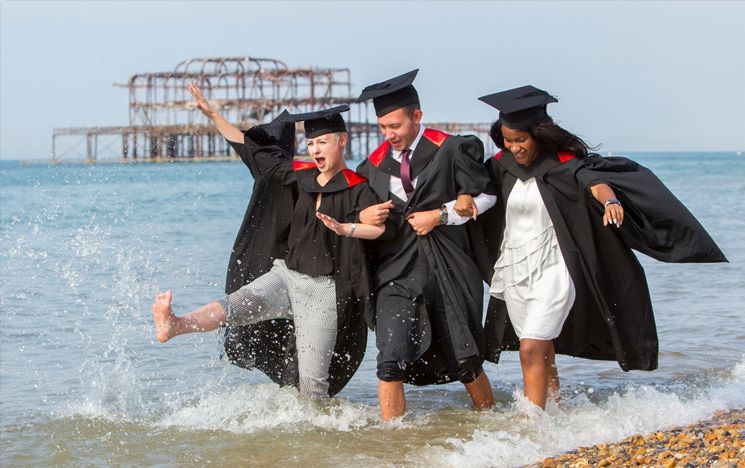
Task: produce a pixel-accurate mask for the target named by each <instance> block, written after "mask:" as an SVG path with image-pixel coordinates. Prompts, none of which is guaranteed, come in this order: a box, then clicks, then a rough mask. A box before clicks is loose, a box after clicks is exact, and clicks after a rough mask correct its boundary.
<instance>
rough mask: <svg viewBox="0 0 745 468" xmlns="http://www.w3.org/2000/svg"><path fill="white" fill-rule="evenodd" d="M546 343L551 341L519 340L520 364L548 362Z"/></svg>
mask: <svg viewBox="0 0 745 468" xmlns="http://www.w3.org/2000/svg"><path fill="white" fill-rule="evenodd" d="M546 343H551V342H550V341H549V342H544V341H540V340H522V341H520V363H521V364H522V365H542V364H548V354H549V353H548V351H549V348H548V346H547V345H546Z"/></svg>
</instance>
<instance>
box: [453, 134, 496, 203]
mask: <svg viewBox="0 0 745 468" xmlns="http://www.w3.org/2000/svg"><path fill="white" fill-rule="evenodd" d="M454 139H455V140H457V141H455V142H453V143H454V144H455V145H456V146H455V147H454V148H453V158H454V161H453V163H454V171H455V183H456V188H457V193H458V195H471V196H474V197H475V196H477V195H478V194H480V193H482V192H485V191H486V189H487V186H488V185H489V174H488V173H487V171H486V168H485V167H484V144H483V143H482V142H481V140H479V139H478V138H477V137H475V136H470V135H469V136H459V137H455V138H454Z"/></svg>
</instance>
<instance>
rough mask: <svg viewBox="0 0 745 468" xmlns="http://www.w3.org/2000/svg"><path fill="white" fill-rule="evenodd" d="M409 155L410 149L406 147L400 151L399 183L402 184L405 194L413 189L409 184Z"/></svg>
mask: <svg viewBox="0 0 745 468" xmlns="http://www.w3.org/2000/svg"><path fill="white" fill-rule="evenodd" d="M409 155H411V150H410V149H408V148H406V149H405V150H403V151H402V152H401V185H403V186H404V192H406V195H407V196H408V195H409V194H410V193H411V192H413V191H414V186H413V185H412V184H411V164H409Z"/></svg>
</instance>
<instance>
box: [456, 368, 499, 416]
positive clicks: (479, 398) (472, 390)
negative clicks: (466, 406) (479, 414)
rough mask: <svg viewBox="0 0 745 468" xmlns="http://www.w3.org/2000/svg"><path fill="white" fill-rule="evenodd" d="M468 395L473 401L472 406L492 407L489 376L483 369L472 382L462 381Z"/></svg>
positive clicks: (477, 407) (482, 408) (480, 408)
mask: <svg viewBox="0 0 745 468" xmlns="http://www.w3.org/2000/svg"><path fill="white" fill-rule="evenodd" d="M463 385H464V386H465V387H466V391H467V392H468V395H469V396H470V397H471V401H473V406H475V407H476V409H478V410H485V409H490V408H492V407H494V394H493V393H492V390H491V384H490V383H489V377H487V376H486V372H484V371H483V370H482V371H481V373H480V374H479V376H478V377H476V379H475V380H474V381H472V382H469V383H464V384H463Z"/></svg>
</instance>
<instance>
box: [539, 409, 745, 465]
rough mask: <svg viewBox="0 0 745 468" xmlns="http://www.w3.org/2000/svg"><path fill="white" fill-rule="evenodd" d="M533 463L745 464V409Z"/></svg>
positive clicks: (583, 448) (580, 449)
mask: <svg viewBox="0 0 745 468" xmlns="http://www.w3.org/2000/svg"><path fill="white" fill-rule="evenodd" d="M530 466H531V467H585V466H593V467H595V466H598V467H604V466H606V467H617V466H664V467H666V468H670V467H677V466H685V467H688V466H690V467H694V466H716V467H736V468H745V409H738V410H733V411H727V412H719V413H717V414H715V415H714V416H713V417H712V418H711V419H707V420H705V421H700V422H698V423H696V424H691V425H689V426H685V427H675V428H673V429H670V430H667V431H660V432H654V433H651V434H647V435H644V436H642V435H639V434H636V435H633V436H631V437H628V438H626V439H624V440H622V441H620V442H615V443H609V444H598V445H595V446H594V447H582V448H579V449H577V450H572V451H571V452H568V453H566V454H563V455H559V456H556V457H550V458H546V459H545V460H543V462H541V463H537V464H534V465H530Z"/></svg>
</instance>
